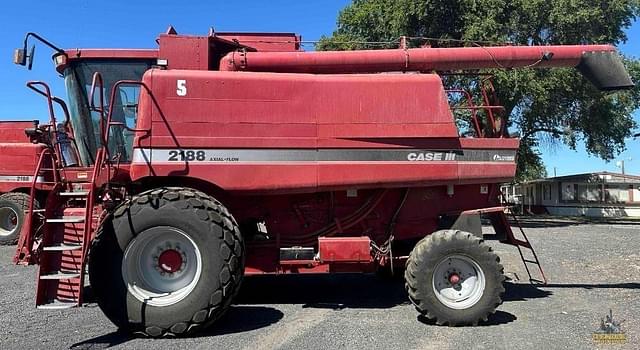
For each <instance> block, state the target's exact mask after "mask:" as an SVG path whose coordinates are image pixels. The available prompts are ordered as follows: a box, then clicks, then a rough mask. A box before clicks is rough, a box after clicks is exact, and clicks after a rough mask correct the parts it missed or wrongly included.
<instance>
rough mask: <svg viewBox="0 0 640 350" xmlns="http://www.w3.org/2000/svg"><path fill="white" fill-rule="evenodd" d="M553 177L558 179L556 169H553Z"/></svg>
mask: <svg viewBox="0 0 640 350" xmlns="http://www.w3.org/2000/svg"><path fill="white" fill-rule="evenodd" d="M553 177H558V175H556V167H553Z"/></svg>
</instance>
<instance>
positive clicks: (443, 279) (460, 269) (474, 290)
mask: <svg viewBox="0 0 640 350" xmlns="http://www.w3.org/2000/svg"><path fill="white" fill-rule="evenodd" d="M485 286H486V278H485V274H484V271H482V268H481V267H480V265H479V264H478V263H477V262H476V261H475V260H474V259H472V258H471V257H468V256H466V255H455V254H453V255H448V256H446V257H444V258H443V259H442V260H440V262H439V263H438V264H437V265H436V268H435V269H434V272H433V280H432V287H433V292H434V293H435V295H436V298H438V300H439V301H440V302H441V303H442V304H444V305H445V306H447V307H448V308H451V309H456V310H463V309H468V308H470V307H472V306H473V305H475V304H476V303H478V301H479V300H480V298H482V295H483V294H484V290H485Z"/></svg>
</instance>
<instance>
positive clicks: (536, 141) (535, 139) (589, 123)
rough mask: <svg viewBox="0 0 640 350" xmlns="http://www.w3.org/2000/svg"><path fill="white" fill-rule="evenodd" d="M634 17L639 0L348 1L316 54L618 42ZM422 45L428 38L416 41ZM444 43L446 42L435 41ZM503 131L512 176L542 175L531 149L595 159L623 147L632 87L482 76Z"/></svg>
mask: <svg viewBox="0 0 640 350" xmlns="http://www.w3.org/2000/svg"><path fill="white" fill-rule="evenodd" d="M638 15H640V0H596V1H593V0H554V1H548V0H354V2H353V3H352V4H350V5H348V6H347V7H346V8H344V9H343V10H342V11H341V12H340V14H339V16H338V27H337V30H336V31H335V32H334V33H333V35H332V36H331V37H323V38H322V39H321V41H320V42H319V43H318V45H317V49H318V50H352V49H362V48H371V47H372V46H375V47H398V46H397V45H398V38H399V37H400V36H408V37H412V38H413V39H410V40H409V43H410V44H411V45H423V44H425V43H427V44H430V45H432V46H443V45H450V43H451V39H453V40H459V41H460V42H458V45H459V44H460V43H465V42H476V43H478V42H481V41H490V42H498V43H504V42H510V43H513V44H518V45H530V44H534V45H547V44H549V45H552V44H576V43H585V44H586V43H611V44H620V43H623V42H625V41H626V40H627V36H626V34H625V29H626V28H628V27H629V26H630V25H631V24H632V22H633V21H634V20H635V19H636V17H637V16H638ZM424 37H429V38H435V39H424ZM444 39H448V40H444ZM625 65H626V66H627V69H628V70H629V72H630V74H631V76H632V79H633V80H634V81H635V82H636V83H638V82H640V61H639V60H637V59H635V58H632V57H626V58H625ZM491 73H492V74H494V79H495V86H496V90H497V91H496V92H497V95H498V97H499V99H500V100H501V102H502V104H503V105H504V106H505V109H506V114H507V115H508V116H509V117H508V126H509V128H510V130H511V131H518V132H519V133H520V136H521V140H522V142H521V147H520V150H519V152H518V154H519V164H518V173H517V178H518V179H520V180H525V179H530V178H536V177H541V176H545V175H546V172H545V171H544V165H543V164H542V158H541V157H540V153H539V150H538V149H539V147H540V146H541V145H543V144H550V143H551V144H553V143H564V144H566V145H567V146H569V147H571V148H572V149H575V148H576V146H577V144H578V142H584V145H585V148H586V150H587V152H588V153H590V154H592V155H596V156H599V157H601V158H602V159H605V160H611V159H613V158H614V157H615V156H616V155H617V154H619V153H620V152H622V151H623V150H624V149H625V138H628V137H630V136H632V134H633V133H632V130H633V129H634V128H636V127H637V125H636V122H635V121H634V119H633V113H634V111H636V110H637V109H638V108H640V84H638V85H636V87H635V88H634V89H632V90H629V91H625V92H617V93H610V94H603V93H601V92H599V91H597V90H596V89H595V88H594V87H593V86H591V84H589V82H587V81H586V80H585V79H584V78H583V77H581V76H580V75H579V73H577V72H576V71H575V70H573V69H521V70H492V71H491Z"/></svg>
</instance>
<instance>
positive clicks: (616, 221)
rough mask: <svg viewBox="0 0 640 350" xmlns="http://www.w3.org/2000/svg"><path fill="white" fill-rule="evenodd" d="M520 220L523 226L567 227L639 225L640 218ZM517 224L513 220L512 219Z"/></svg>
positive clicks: (538, 218) (541, 218)
mask: <svg viewBox="0 0 640 350" xmlns="http://www.w3.org/2000/svg"><path fill="white" fill-rule="evenodd" d="M517 219H518V222H519V223H520V225H521V226H522V227H523V228H545V227H567V226H578V225H639V226H640V220H638V219H632V218H624V217H612V218H606V217H603V218H598V217H586V216H566V217H565V216H550V215H536V216H518V217H517ZM510 222H511V224H512V225H515V222H514V221H513V220H510Z"/></svg>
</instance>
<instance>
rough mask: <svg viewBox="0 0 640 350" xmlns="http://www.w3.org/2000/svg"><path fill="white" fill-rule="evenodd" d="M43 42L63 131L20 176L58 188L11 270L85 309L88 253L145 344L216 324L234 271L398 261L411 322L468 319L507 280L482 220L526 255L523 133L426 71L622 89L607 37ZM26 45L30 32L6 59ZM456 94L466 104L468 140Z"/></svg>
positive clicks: (483, 309)
mask: <svg viewBox="0 0 640 350" xmlns="http://www.w3.org/2000/svg"><path fill="white" fill-rule="evenodd" d="M29 36H34V35H33V34H29V35H28V37H29ZM28 37H27V38H28ZM35 37H36V38H39V37H37V36H35ZM44 42H45V44H47V45H49V46H51V47H52V48H53V49H54V50H55V51H56V53H55V55H54V62H55V64H56V67H57V70H58V72H60V73H62V74H63V75H64V79H65V83H66V89H67V95H68V107H69V108H68V110H69V116H68V120H69V122H68V123H65V128H53V127H52V126H53V125H56V123H57V120H56V116H54V114H53V112H52V114H51V119H52V120H51V123H50V125H44V126H40V127H38V128H34V129H30V130H28V133H29V134H30V135H32V136H33V137H36V138H38V139H39V141H40V142H41V143H43V144H45V145H46V149H45V151H43V152H42V156H41V158H40V160H39V164H38V167H37V171H36V172H35V174H36V175H37V176H42V177H43V178H44V179H45V180H46V181H47V182H50V183H51V184H52V185H53V186H54V187H53V190H52V191H51V192H50V194H49V195H48V197H47V199H46V203H44V205H43V207H44V208H43V209H41V210H40V211H39V212H36V211H35V210H34V209H33V208H30V213H29V219H28V220H27V223H26V225H25V229H24V230H23V232H22V235H21V239H20V242H19V246H18V252H17V255H16V261H17V262H22V263H38V264H39V265H40V266H39V273H38V281H37V292H36V305H37V306H38V307H39V308H48V309H58V308H67V307H73V306H77V305H80V304H81V303H82V291H83V288H82V286H83V284H84V273H83V271H84V268H85V264H87V265H88V271H89V281H90V284H91V287H92V288H93V291H94V293H95V295H96V297H97V300H98V304H99V306H100V308H101V309H102V310H103V311H104V313H105V314H106V315H107V317H108V318H109V319H110V320H111V321H113V322H114V323H115V324H116V325H117V326H118V327H120V328H121V329H125V330H128V331H136V332H143V333H146V334H148V335H150V336H161V335H166V334H176V335H177V334H187V333H190V332H193V331H195V330H198V329H200V328H202V327H205V326H207V325H209V324H211V323H213V322H214V321H216V320H217V319H218V318H219V317H220V316H221V315H222V314H223V313H224V312H225V310H226V309H227V308H228V307H229V305H230V303H231V302H232V300H233V298H234V296H235V295H236V293H237V292H238V289H239V287H240V283H241V280H242V278H243V276H245V275H250V274H265V273H334V272H370V271H375V270H376V269H379V268H389V269H394V268H395V269H396V270H398V269H399V267H402V268H404V270H405V273H404V276H405V279H406V288H407V292H408V294H409V299H410V300H411V301H412V302H413V303H414V304H415V306H416V308H417V309H418V310H419V311H420V312H421V313H423V314H425V315H426V316H427V317H429V318H432V319H435V320H436V322H437V323H439V324H449V325H474V324H477V323H478V322H479V321H481V320H484V319H486V318H487V317H488V316H489V315H490V314H491V313H493V312H494V311H495V308H496V307H497V306H498V305H499V304H500V303H501V294H502V293H503V291H504V288H503V286H502V283H503V281H504V276H503V268H502V266H501V265H500V263H499V258H498V256H497V255H496V254H495V253H494V252H493V251H492V250H491V248H490V247H489V246H487V245H486V244H485V243H484V242H483V239H482V238H483V236H482V232H481V227H480V215H485V216H486V217H487V218H488V219H489V220H490V221H491V223H492V225H493V227H494V229H495V235H493V236H494V238H496V239H499V240H501V241H502V242H504V243H508V244H512V245H516V246H518V248H519V249H520V248H523V247H524V248H530V245H529V243H528V241H527V240H526V238H521V239H517V238H516V237H514V234H513V232H512V231H511V228H510V226H509V225H508V223H507V220H506V218H505V214H504V212H503V208H502V207H501V206H500V202H499V184H500V183H502V182H507V181H510V180H511V179H512V178H513V175H514V172H515V168H516V165H515V155H516V150H517V149H518V139H516V138H510V137H509V135H508V133H507V130H506V124H507V123H506V122H505V117H504V115H502V114H501V108H500V107H499V106H497V105H496V102H495V99H494V97H493V96H492V94H491V91H490V89H485V90H482V91H481V100H482V101H483V103H481V104H477V103H473V101H474V99H473V98H472V96H469V95H467V94H466V92H465V91H460V90H445V87H444V85H443V82H442V79H441V74H439V73H437V72H452V71H461V70H477V69H483V68H518V67H536V68H543V67H577V68H578V69H580V71H581V72H582V73H583V74H584V75H585V76H586V77H587V78H589V79H590V80H591V81H592V82H593V83H594V84H595V85H596V86H597V87H599V88H601V89H603V90H615V89H619V88H627V87H630V86H632V85H633V84H632V82H631V80H630V79H629V76H628V74H627V73H626V71H625V70H624V67H623V66H622V64H621V62H620V60H619V58H618V56H617V54H616V52H615V49H614V48H613V47H611V46H607V45H601V46H596V45H594V46H545V47H513V46H503V47H466V48H418V49H408V48H399V49H392V50H371V51H369V50H363V51H350V52H301V51H300V48H299V43H300V41H299V37H297V36H295V35H292V34H255V33H254V34H238V33H213V32H211V33H209V35H207V36H183V35H178V34H176V32H175V31H174V30H173V29H172V28H170V30H169V31H168V32H167V33H166V34H163V35H160V38H159V40H158V43H159V48H158V49H157V50H67V51H64V50H60V49H58V48H56V47H55V46H53V45H51V44H50V43H48V42H46V41H44ZM29 56H32V55H27V51H26V41H25V48H24V49H18V50H17V51H16V57H15V61H16V63H18V64H23V65H24V64H26V63H27V61H29V60H30V59H31V57H29ZM385 72H386V73H394V74H384V73H385ZM400 73H413V74H400ZM482 81H483V82H485V83H484V84H479V85H478V86H480V85H484V86H489V87H490V84H488V83H486V80H484V78H483V79H482ZM29 85H30V86H31V87H34V88H36V89H37V90H38V91H40V92H41V93H42V94H43V95H44V96H45V97H47V100H48V103H49V104H50V105H51V104H53V103H56V102H57V103H61V100H60V99H57V98H52V96H51V94H50V93H49V90H48V87H47V86H46V84H44V83H42V82H31V83H29ZM452 94H457V95H458V96H463V98H467V97H468V98H469V104H468V105H465V106H464V108H466V110H467V111H469V112H470V113H469V114H468V115H469V118H468V122H469V125H470V127H469V130H468V132H465V133H464V134H466V135H465V136H461V134H463V133H462V132H459V130H458V127H457V126H456V120H455V118H454V116H453V113H452V108H451V107H450V105H449V99H448V95H452ZM51 110H52V111H53V108H51ZM63 110H64V109H63ZM51 135H54V136H51ZM59 140H67V142H65V143H62V142H60V141H59ZM69 140H70V141H69ZM75 158H77V161H76V159H75ZM76 162H77V163H78V164H79V165H73V166H69V165H68V164H73V163H76ZM34 191H35V189H34ZM37 216H43V217H44V219H43V220H41V222H42V224H40V223H39V221H36V220H35V218H36V217H37ZM36 237H41V238H36ZM533 261H535V262H537V259H534V260H533ZM405 267H406V268H405Z"/></svg>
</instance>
